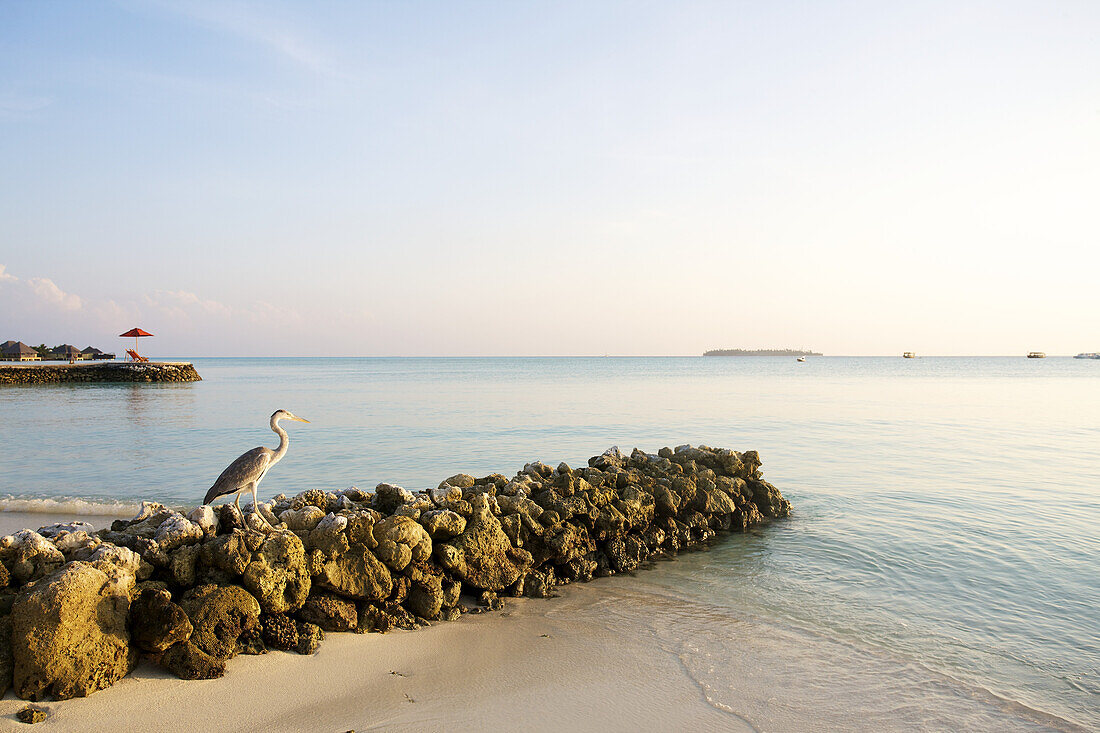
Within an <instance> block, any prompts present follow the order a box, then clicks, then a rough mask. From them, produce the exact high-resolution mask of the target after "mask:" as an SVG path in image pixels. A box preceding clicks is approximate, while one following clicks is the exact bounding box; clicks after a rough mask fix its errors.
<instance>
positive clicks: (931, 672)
mask: <svg viewBox="0 0 1100 733" xmlns="http://www.w3.org/2000/svg"><path fill="white" fill-rule="evenodd" d="M197 366H198V368H199V371H200V373H201V374H202V375H203V377H204V380H205V381H203V382H198V383H194V384H186V385H96V386H56V387H41V388H37V387H36V388H6V389H2V390H0V410H2V414H3V415H4V418H5V419H4V420H2V421H0V469H2V475H4V476H5V481H6V482H7V483H6V488H5V489H4V491H7V492H8V493H10V494H15V495H21V496H32V497H34V496H38V497H45V496H54V497H56V496H63V495H70V496H72V495H76V496H83V497H93V498H94V497H99V498H112V499H114V498H125V499H138V498H150V499H156V500H159V501H163V502H166V503H193V502H195V501H197V500H199V498H200V497H201V496H202V495H203V494H204V492H205V490H206V489H207V488H208V487H209V486H210V484H211V483H212V482H213V480H214V479H215V478H216V477H217V475H218V473H219V472H220V471H221V470H222V468H224V466H226V465H227V464H228V463H229V462H230V461H231V460H233V459H234V458H235V457H236V456H238V455H239V454H240V453H242V452H243V451H245V450H248V449H249V448H252V447H254V446H256V445H260V444H265V445H270V446H273V445H275V444H276V442H277V439H276V437H275V435H274V434H273V433H271V431H270V430H269V429H268V427H267V420H268V416H269V415H270V414H271V412H273V411H274V410H275V409H278V408H286V409H289V410H291V411H293V412H295V413H297V414H300V415H303V416H305V417H306V418H308V419H310V420H312V421H313V423H312V424H311V425H292V426H290V427H289V428H288V430H289V432H290V441H291V445H290V451H289V453H288V455H287V457H286V458H285V459H284V460H283V462H282V463H280V464H279V466H278V467H276V469H274V470H273V471H272V473H271V475H270V476H269V477H268V478H266V479H265V482H264V487H263V489H264V492H265V493H266V495H268V496H270V495H272V494H275V493H278V492H280V491H284V492H286V493H292V492H295V491H298V490H300V489H303V488H311V487H320V488H343V487H345V486H348V485H351V484H358V485H360V486H373V485H374V484H375V483H377V482H379V481H382V480H387V481H394V482H396V483H400V484H404V485H406V486H409V487H413V488H416V487H428V486H435V485H436V484H437V483H438V482H439V481H440V480H441V479H442V478H444V477H446V476H449V475H451V474H454V473H456V472H458V471H463V472H468V473H473V474H481V475H484V474H486V473H490V472H493V471H502V472H509V471H514V470H516V469H518V468H519V467H520V466H522V465H523V463H525V462H527V461H529V460H532V459H536V458H538V459H541V460H545V461H547V462H549V463H552V464H553V463H556V462H557V461H561V460H565V461H566V462H568V463H570V464H571V465H576V464H578V463H583V462H584V460H585V459H586V458H587V457H588V456H590V455H593V454H595V453H597V452H599V451H601V450H603V449H604V448H606V447H607V446H609V445H612V444H619V445H621V446H623V447H624V448H627V449H629V448H631V447H633V446H635V445H637V446H642V447H646V448H648V449H651V450H652V449H655V448H658V447H660V446H664V445H676V444H679V443H684V442H691V443H707V444H711V445H719V446H729V447H733V448H739V449H748V448H755V449H758V450H759V451H760V452H761V454H762V456H763V459H764V468H765V472H766V474H767V476H768V478H769V479H770V480H771V481H772V482H773V483H775V484H777V485H778V486H780V488H781V489H782V490H783V491H784V493H785V494H786V495H787V497H788V498H789V499H790V500H791V501H792V503H793V504H794V511H795V515H794V517H793V518H792V519H791V520H790V521H788V522H785V523H782V524H779V525H776V526H773V527H770V528H767V529H763V530H760V531H757V532H753V533H750V534H747V535H741V536H734V537H732V538H730V539H729V540H728V541H727V542H725V543H723V544H722V545H721V546H720V547H718V548H716V549H715V550H714V551H712V552H710V553H702V554H696V555H690V556H686V557H684V558H682V559H681V560H679V561H677V562H674V563H665V564H662V566H661V571H660V572H658V573H650V574H647V575H645V576H644V577H645V579H646V580H645V584H646V585H645V588H646V589H647V590H646V591H645V593H647V594H648V595H647V598H649V599H650V600H648V601H644V602H646V603H650V602H653V599H654V598H660V597H667V598H670V599H673V600H674V602H675V603H674V604H673V606H672V607H673V608H681V609H686V611H685V613H688V614H689V615H688V616H687V617H684V618H680V619H673V620H670V622H669V624H670V625H669V628H672V629H675V630H676V633H675V634H672V635H670V636H668V637H667V638H665V642H666V643H667V644H668V645H670V647H669V648H670V649H674V651H675V653H677V654H680V655H682V658H683V663H684V665H685V668H687V669H689V670H690V671H691V673H692V674H693V675H694V678H695V679H696V680H697V682H698V683H699V684H700V686H701V688H703V689H705V690H708V692H706V694H707V695H708V696H709V697H710V698H713V700H714V701H715V704H720V705H729V706H735V704H736V701H737V700H757V701H758V703H759V706H758V707H757V708H756V709H748V708H746V707H744V706H742V707H740V708H738V710H739V711H740V712H741V713H744V714H745V716H746V717H749V718H750V719H754V720H757V721H763V722H764V723H766V724H765V725H764V727H766V728H768V727H770V728H776V729H783V728H790V727H799V726H797V725H794V724H793V723H792V721H795V720H797V714H799V710H801V711H802V712H806V706H807V705H811V704H812V705H817V706H819V707H820V709H821V711H822V713H821V714H822V716H823V718H822V719H823V720H832V721H834V723H833V724H834V725H836V726H837V727H846V726H847V724H846V723H845V722H844V720H847V721H848V723H851V722H852V721H860V723H862V722H865V721H874V723H875V726H873V727H877V726H878V724H879V723H882V724H883V725H885V722H886V721H888V720H893V721H894V722H895V723H896V722H897V721H901V720H904V721H908V722H910V723H912V724H913V727H917V728H921V727H923V728H941V727H951V726H950V725H947V724H942V725H941V723H943V721H948V723H949V722H950V721H951V720H956V721H957V722H958V726H956V727H968V726H971V727H981V728H1002V727H1017V728H1023V727H1026V726H1029V725H1032V724H1042V725H1046V724H1050V723H1051V720H1048V719H1046V718H1043V715H1053V716H1058V717H1060V718H1063V719H1065V720H1067V721H1075V722H1076V723H1079V724H1081V725H1086V726H1092V727H1094V728H1100V712H1098V711H1100V641H1098V635H1097V634H1096V628H1097V624H1098V621H1097V619H1098V617H1097V613H1096V609H1097V608H1100V569H1098V568H1100V565H1098V563H1097V557H1098V556H1100V489H1098V487H1100V422H1098V421H1097V420H1096V417H1095V416H1096V415H1097V414H1100V362H1091V361H1083V360H1077V361H1075V360H1072V359H1057V358H1048V359H1045V360H1026V359H1022V358H1021V359H1007V358H1005V359H996V358H993V359H961V358H960V359H949V358H948V359H916V360H902V359H840V358H837V359H831V358H825V359H811V360H809V361H807V362H805V363H801V364H800V363H797V362H795V361H794V360H793V359H760V358H752V359H736V358H732V359H723V358H710V359H701V358H700V359H365V360H364V359H313V360H311V359H286V360H282V359H258V360H238V359H225V360H202V361H199V362H198V363H197ZM8 416H17V418H16V419H14V420H12V419H9V417H8ZM616 587H619V586H616ZM623 587H624V588H625V586H623ZM639 587H641V586H639ZM626 592H627V591H626V590H624V591H623V593H626ZM639 592H641V591H639ZM618 597H619V598H620V599H621V598H622V596H618ZM641 602H643V601H641V600H640V601H639V603H641ZM769 624H770V625H771V626H768V625H769ZM768 634H771V635H773V636H774V637H775V638H776V639H783V640H785V641H784V643H783V644H780V645H779V646H778V647H774V646H768V645H767V644H766V643H765V642H766V641H767V638H766V636H767V635H768ZM675 644H680V645H681V646H675V647H673V646H672V645H675ZM779 647H781V648H779ZM796 652H797V654H796ZM770 655H772V657H773V661H776V660H778V661H779V662H781V663H769V661H768V659H769V656H770ZM756 658H759V659H761V660H762V661H761V663H760V664H759V665H758V666H757V668H756V670H757V671H756V672H755V673H754V674H755V675H757V676H756V677H753V678H744V679H742V678H737V679H732V678H731V677H730V674H731V672H730V669H731V668H730V667H728V666H726V667H723V665H722V663H721V660H723V659H737V660H739V663H740V664H742V666H744V665H746V664H749V663H750V662H751V661H752V660H754V659H756ZM830 660H833V661H832V662H830ZM738 669H741V667H739V668H738ZM785 669H789V670H793V671H792V674H800V675H803V676H804V677H813V678H814V679H812V680H810V682H813V683H814V684H815V685H816V684H817V683H816V679H817V678H818V677H820V678H821V679H822V680H823V681H822V683H821V685H820V686H819V689H818V688H813V689H814V690H817V691H816V692H815V691H813V690H811V689H810V688H807V690H806V691H805V694H804V695H803V698H804V699H803V702H802V703H800V704H801V708H798V709H795V708H785V707H783V706H791V705H795V706H796V707H797V705H799V703H798V700H797V699H796V698H797V697H798V696H797V695H794V696H793V697H792V699H790V700H784V701H776V702H768V701H767V700H768V698H767V696H766V695H765V692H766V689H768V688H769V686H781V683H782V680H779V679H776V678H774V677H773V676H772V675H774V674H775V673H776V671H777V670H779V671H782V670H785ZM867 670H875V672H874V674H873V675H870V676H869V673H868V672H867ZM830 675H831V676H830ZM872 678H874V679H872ZM841 682H843V683H844V684H847V685H849V686H850V689H851V690H858V689H863V690H865V691H867V692H866V694H865V695H864V696H863V697H862V698H859V699H858V700H857V701H856V702H855V703H853V702H852V696H851V695H849V694H844V695H843V696H842V697H840V698H836V699H833V700H831V701H830V695H835V694H836V693H837V690H838V687H837V685H839V684H840V683H841ZM827 683H833V684H827ZM952 685H956V686H955V687H952ZM811 687H813V686H812V685H811ZM944 690H947V692H944ZM872 691H873V692H872ZM937 691H938V692H937ZM936 695H941V697H937V698H936V699H937V700H941V701H942V704H943V706H944V707H943V708H942V711H940V712H936V711H925V713H927V715H929V716H932V717H928V718H927V719H925V718H921V715H922V710H924V709H923V708H922V707H921V697H922V696H936ZM975 695H976V696H977V697H978V698H980V699H981V701H983V702H981V705H978V706H977V707H976V708H974V709H973V710H970V709H968V710H967V711H964V710H963V708H962V707H960V706H962V705H963V702H964V701H965V699H966V698H967V697H973V696H975ZM761 700H763V702H760V701H761ZM838 700H843V701H845V703H844V704H845V705H852V704H855V708H854V709H853V710H851V711H849V712H850V713H851V716H852V717H849V718H847V719H844V718H842V717H837V716H839V715H840V713H841V712H843V711H840V710H839V709H836V708H837V706H838V705H840V703H839V702H838ZM1006 701H1007V702H1006ZM753 704H757V703H753ZM830 705H832V707H830ZM1013 705H1016V706H1020V707H1019V710H1018V711H1017V712H1015V713H1014V712H1013V707H1012V706H1013ZM903 708H904V709H903ZM830 711H831V712H830ZM943 711H947V712H943ZM951 711H953V712H951ZM1028 711H1039V712H1028ZM811 712H812V711H811ZM826 712H828V715H834V713H835V715H834V717H828V715H826ZM941 712H942V713H943V714H942V715H941ZM954 715H957V716H958V717H957V718H953V717H952V716H954ZM1013 715H1016V716H1017V718H1018V720H1017V719H1015V718H1012V716H1013ZM935 716H940V717H935ZM944 716H946V717H944ZM971 716H975V717H971ZM1003 716H1009V718H1008V719H1012V720H1014V721H1015V722H1014V725H1012V726H1004V725H1001V724H998V723H997V722H996V721H1000V722H1002V723H1003V721H1004V720H1005V719H1006V718H1004V717H1003ZM805 720H813V718H812V717H808V718H805ZM769 721H770V722H769ZM921 721H925V722H921ZM927 721H932V722H927ZM937 721H938V722H937ZM1054 724H1055V725H1056V726H1061V725H1062V724H1061V723H1057V721H1055V723H1054ZM858 727H866V726H864V725H862V724H859V725H858ZM891 727H897V726H896V725H894V726H891Z"/></svg>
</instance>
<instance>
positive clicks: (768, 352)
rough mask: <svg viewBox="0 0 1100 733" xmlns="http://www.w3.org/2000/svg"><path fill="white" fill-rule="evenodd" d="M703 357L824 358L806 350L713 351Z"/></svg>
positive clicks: (707, 352) (706, 352) (705, 352)
mask: <svg viewBox="0 0 1100 733" xmlns="http://www.w3.org/2000/svg"><path fill="white" fill-rule="evenodd" d="M703 356H822V354H820V353H818V352H816V351H806V350H804V349H711V350H710V351H704V352H703Z"/></svg>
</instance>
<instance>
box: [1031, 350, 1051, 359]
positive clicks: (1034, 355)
mask: <svg viewBox="0 0 1100 733" xmlns="http://www.w3.org/2000/svg"><path fill="white" fill-rule="evenodd" d="M1027 358H1028V359H1045V358H1047V355H1046V354H1045V353H1044V352H1042V351H1029V352H1027Z"/></svg>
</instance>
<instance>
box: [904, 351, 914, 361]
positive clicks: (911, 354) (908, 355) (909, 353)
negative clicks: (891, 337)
mask: <svg viewBox="0 0 1100 733" xmlns="http://www.w3.org/2000/svg"><path fill="white" fill-rule="evenodd" d="M901 358H902V359H916V358H917V355H916V353H915V352H912V351H906V352H905V353H904V354H902V355H901Z"/></svg>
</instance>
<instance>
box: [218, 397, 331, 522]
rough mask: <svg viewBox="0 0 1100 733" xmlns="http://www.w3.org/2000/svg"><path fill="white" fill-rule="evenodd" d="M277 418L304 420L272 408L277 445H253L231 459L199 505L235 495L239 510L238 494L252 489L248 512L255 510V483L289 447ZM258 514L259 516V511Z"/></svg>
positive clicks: (286, 437) (304, 420) (287, 438)
mask: <svg viewBox="0 0 1100 733" xmlns="http://www.w3.org/2000/svg"><path fill="white" fill-rule="evenodd" d="M280 420H293V421H294V422H304V423H308V422H309V420H306V419H305V418H304V417H298V416H297V415H295V414H294V413H293V412H289V411H287V410H276V411H275V412H273V413H272V414H271V429H272V430H274V431H275V434H276V435H278V436H279V447H278V448H276V449H275V450H271V449H270V448H267V447H265V446H262V445H261V446H260V447H258V448H253V449H252V450H250V451H248V452H247V453H245V454H243V455H242V456H241V457H240V458H238V459H237V460H235V461H233V462H232V463H230V464H229V466H227V467H226V469H225V470H224V471H222V475H221V476H218V480H217V481H215V482H214V485H213V486H211V487H210V490H209V491H207V492H206V498H205V499H203V502H202V503H203V504H209V503H210V502H212V501H214V499H217V498H218V497H219V496H228V495H229V494H236V495H237V496H236V498H235V499H233V503H234V504H236V505H237V511H240V510H241V494H243V493H244V492H246V491H251V492H252V511H257V507H258V506H259V504H258V503H257V501H256V486H257V485H259V483H260V480H261V479H262V478H263V477H264V474H266V473H267V469H269V468H271V467H272V466H274V465H275V464H276V463H278V462H279V461H281V460H282V458H283V456H285V455H286V449H287V448H288V447H289V446H290V438H289V437H288V436H287V434H286V431H285V430H283V429H282V428H281V427H279V421H280ZM260 516H263V515H262V514H261V515H260Z"/></svg>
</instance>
